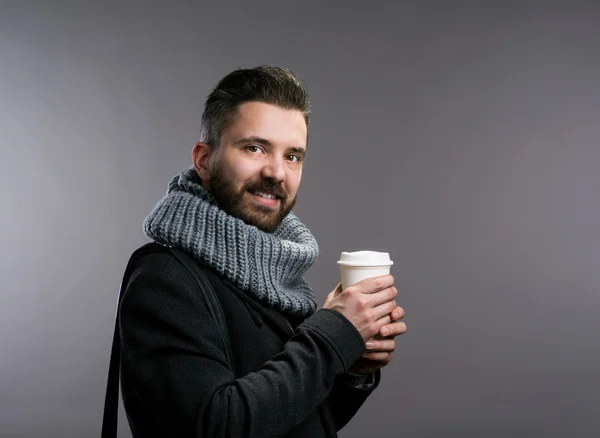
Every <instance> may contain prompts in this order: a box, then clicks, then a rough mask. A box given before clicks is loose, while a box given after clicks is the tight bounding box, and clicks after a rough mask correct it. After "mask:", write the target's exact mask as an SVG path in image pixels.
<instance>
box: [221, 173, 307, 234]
mask: <svg viewBox="0 0 600 438" xmlns="http://www.w3.org/2000/svg"><path fill="white" fill-rule="evenodd" d="M210 192H211V194H212V195H213V197H214V198H215V200H216V201H217V203H218V204H219V207H220V208H221V209H222V210H223V211H225V213H227V214H229V215H231V216H233V217H236V218H238V219H241V220H243V221H244V222H245V223H247V224H248V225H254V226H255V227H256V228H258V229H259V230H262V231H264V232H266V233H272V232H273V231H275V229H276V228H277V227H278V226H279V224H280V223H281V222H282V221H283V219H285V217H286V216H287V215H288V213H289V212H290V211H291V210H292V208H293V207H294V205H295V204H296V197H294V199H292V200H291V201H289V202H288V196H287V193H285V191H284V190H283V189H282V188H281V185H280V184H278V183H276V182H275V181H273V180H271V179H265V178H257V179H254V180H249V181H246V182H245V183H244V184H243V185H242V188H241V189H239V190H238V189H236V187H235V185H234V183H233V182H232V181H230V180H228V179H226V178H224V177H223V173H222V172H220V171H219V168H218V166H214V167H212V168H211V169H210ZM258 192H262V193H266V192H268V193H271V194H273V195H275V196H277V199H279V206H278V207H268V206H266V205H260V204H256V203H254V202H252V201H250V200H248V199H244V195H245V194H246V193H248V194H250V195H252V193H258Z"/></svg>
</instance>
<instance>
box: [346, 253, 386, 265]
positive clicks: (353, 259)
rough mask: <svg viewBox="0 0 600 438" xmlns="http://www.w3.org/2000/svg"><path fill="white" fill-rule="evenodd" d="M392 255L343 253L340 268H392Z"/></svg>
mask: <svg viewBox="0 0 600 438" xmlns="http://www.w3.org/2000/svg"><path fill="white" fill-rule="evenodd" d="M393 264H394V262H393V261H391V260H390V254H389V253H387V252H378V251H354V252H343V253H342V255H341V256H340V260H339V261H338V265H340V266H392V265H393Z"/></svg>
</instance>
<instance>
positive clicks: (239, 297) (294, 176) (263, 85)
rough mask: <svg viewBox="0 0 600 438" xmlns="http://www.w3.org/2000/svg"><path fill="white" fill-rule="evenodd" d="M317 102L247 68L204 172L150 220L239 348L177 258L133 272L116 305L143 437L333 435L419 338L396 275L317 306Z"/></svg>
mask: <svg viewBox="0 0 600 438" xmlns="http://www.w3.org/2000/svg"><path fill="white" fill-rule="evenodd" d="M308 115H309V99H308V94H307V92H306V89H305V88H304V86H303V85H302V84H301V83H300V82H299V80H298V79H297V77H296V76H295V75H293V74H292V73H291V72H290V71H288V70H285V69H282V68H277V67H267V66H263V67H258V68H254V69H243V70H236V71H234V72H232V73H230V74H229V75H227V76H226V77H225V78H223V79H222V80H221V81H220V82H219V83H218V85H217V87H216V88H215V89H214V90H213V91H212V93H211V94H210V95H209V96H208V98H207V100H206V104H205V111H204V114H203V118H202V137H203V138H202V142H199V143H197V144H196V145H195V146H194V148H193V150H192V159H193V166H192V167H190V168H189V169H187V170H185V171H183V172H182V173H181V174H179V175H177V176H176V177H174V178H173V180H172V181H171V183H170V185H169V190H168V192H167V195H166V196H165V197H164V198H163V199H162V200H161V201H160V202H159V203H158V204H157V205H156V207H155V208H154V210H153V211H152V212H151V213H150V215H149V216H148V217H147V218H146V221H145V223H144V230H145V232H146V234H147V235H148V236H149V237H150V238H151V239H153V240H154V241H156V242H159V243H162V244H164V245H168V246H171V247H176V248H179V249H181V250H183V251H185V252H186V253H187V254H189V255H190V256H191V257H192V258H193V259H194V262H195V263H197V264H198V266H199V267H201V269H202V270H203V271H204V272H205V273H206V275H207V277H208V278H210V279H211V283H212V284H213V286H214V287H215V294H216V295H217V297H218V300H219V302H220V305H221V306H222V309H223V312H224V315H225V320H226V328H227V336H228V338H229V341H230V345H231V355H232V358H231V359H230V360H228V359H227V354H226V351H225V348H224V347H223V343H222V342H221V338H219V330H218V327H216V324H215V323H214V322H213V320H212V319H211V316H210V313H209V310H208V309H207V306H206V305H205V304H204V302H203V301H202V300H201V299H200V296H201V294H200V293H199V292H201V291H199V290H198V285H197V283H195V282H194V279H193V278H192V275H191V274H190V272H189V271H187V270H186V269H185V267H184V266H183V265H182V264H181V263H179V261H178V260H177V259H176V258H175V257H174V256H173V255H172V254H170V253H168V252H167V251H165V252H157V253H153V254H149V255H146V256H143V257H140V259H139V260H138V261H136V262H135V263H134V266H133V270H132V272H131V275H130V276H129V280H128V281H127V284H126V285H125V292H124V295H123V298H122V301H121V305H120V308H119V323H120V336H121V345H122V347H121V357H122V369H121V370H122V371H121V373H122V374H121V378H122V394H123V401H124V405H125V409H126V412H127V416H128V419H129V424H130V427H131V429H132V432H133V435H134V437H136V438H138V437H144V438H146V437H213V436H220V437H244V438H250V437H256V438H267V437H311V438H315V437H334V436H337V431H338V430H340V429H341V428H342V427H343V426H344V425H345V424H346V423H347V422H348V421H349V420H350V419H351V418H352V416H353V415H354V414H355V413H356V412H357V410H358V409H359V407H360V406H361V405H362V404H363V402H364V401H365V399H366V398H367V397H368V396H369V394H370V393H371V392H372V391H373V389H374V388H375V387H376V386H377V385H378V384H379V379H380V368H382V367H384V366H385V365H387V364H388V363H389V362H390V360H391V353H392V352H393V351H394V349H395V341H394V337H395V336H397V335H399V334H402V333H404V332H405V330H406V326H405V325H404V323H402V322H400V321H399V319H401V318H402V317H403V316H404V311H403V310H402V308H400V307H397V306H396V303H395V302H394V301H393V300H394V297H395V296H396V294H397V290H396V288H395V287H394V278H393V277H392V276H391V275H387V276H383V277H378V278H375V279H367V280H364V281H362V282H360V283H358V284H357V285H355V286H352V287H348V288H346V289H345V290H342V288H341V284H338V285H337V287H336V288H335V289H334V290H333V291H332V292H331V293H330V294H329V295H328V297H327V300H326V302H325V304H324V306H323V308H322V309H320V310H317V309H316V307H317V306H316V302H315V297H314V294H313V292H312V290H311V288H310V287H309V286H308V285H307V283H306V282H305V281H304V279H303V278H302V275H303V274H304V273H305V272H306V270H307V269H308V268H309V267H310V266H311V265H312V264H313V263H314V262H315V260H316V257H317V254H318V246H317V242H316V241H315V239H314V237H313V236H312V234H311V233H310V231H309V230H308V229H307V228H306V227H305V226H304V225H303V224H302V223H301V222H300V220H299V219H298V218H297V217H296V216H295V215H294V214H293V213H292V208H293V206H294V204H295V202H296V196H297V193H298V188H299V185H300V180H301V177H302V164H303V161H304V158H305V155H306V145H307V132H308Z"/></svg>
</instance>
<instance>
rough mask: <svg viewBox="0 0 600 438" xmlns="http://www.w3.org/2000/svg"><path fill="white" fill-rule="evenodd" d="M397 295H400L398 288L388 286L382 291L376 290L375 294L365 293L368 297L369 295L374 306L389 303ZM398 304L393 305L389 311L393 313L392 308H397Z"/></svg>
mask: <svg viewBox="0 0 600 438" xmlns="http://www.w3.org/2000/svg"><path fill="white" fill-rule="evenodd" d="M396 295H398V289H396V288H395V287H393V286H392V287H388V288H386V289H384V290H382V291H380V292H375V293H373V294H368V295H367V294H365V296H366V297H368V299H369V301H370V303H371V305H372V306H373V307H376V306H379V305H380V304H383V303H388V302H390V301H391V300H393V299H394V298H396ZM396 307H397V306H396V304H394V307H392V308H391V309H390V310H389V312H388V313H391V312H392V310H394V309H395V308H396Z"/></svg>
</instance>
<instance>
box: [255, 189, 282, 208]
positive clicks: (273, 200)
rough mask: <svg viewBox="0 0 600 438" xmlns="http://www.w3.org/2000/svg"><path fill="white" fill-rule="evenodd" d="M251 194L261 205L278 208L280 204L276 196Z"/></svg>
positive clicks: (258, 193)
mask: <svg viewBox="0 0 600 438" xmlns="http://www.w3.org/2000/svg"><path fill="white" fill-rule="evenodd" d="M249 193H250V194H251V195H252V197H253V198H254V200H255V201H256V202H258V203H259V204H261V205H264V206H267V207H276V206H277V205H278V204H279V198H277V196H275V195H271V194H270V193H262V192H257V193H252V192H249Z"/></svg>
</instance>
